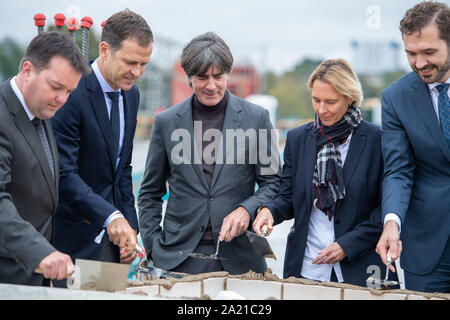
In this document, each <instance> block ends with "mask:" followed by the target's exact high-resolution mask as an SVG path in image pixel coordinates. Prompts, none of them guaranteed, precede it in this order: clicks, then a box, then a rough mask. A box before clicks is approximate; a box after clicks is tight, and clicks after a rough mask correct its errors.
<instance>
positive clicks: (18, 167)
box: [0, 81, 59, 285]
mask: <svg viewBox="0 0 450 320" xmlns="http://www.w3.org/2000/svg"><path fill="white" fill-rule="evenodd" d="M44 125H45V129H46V131H47V133H48V141H49V145H50V149H51V152H52V155H53V159H54V161H53V162H54V164H55V174H56V177H55V178H56V179H55V180H54V179H53V175H52V173H51V171H50V166H49V165H48V161H47V157H46V155H45V151H44V148H43V146H42V143H41V140H40V138H39V135H38V133H37V132H36V129H35V127H34V126H33V124H31V122H30V119H29V118H28V115H27V114H26V112H25V110H24V109H23V106H22V105H21V103H20V101H19V99H18V98H17V96H16V95H15V93H14V91H13V90H12V88H11V85H10V83H9V81H6V82H4V83H2V84H1V85H0V282H4V283H15V284H24V285H42V284H43V277H42V275H38V274H33V271H34V269H35V268H36V267H37V266H38V265H39V263H40V262H41V261H42V259H44V258H45V257H46V256H48V255H49V254H50V253H52V252H54V251H56V249H55V248H54V247H53V246H52V245H51V244H50V242H51V240H52V235H53V215H54V212H55V209H56V205H57V202H58V179H59V175H58V172H59V170H58V151H57V149H56V143H55V139H54V136H53V133H52V127H51V124H50V121H49V120H45V121H44Z"/></svg>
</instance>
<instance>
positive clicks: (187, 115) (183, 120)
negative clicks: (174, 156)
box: [176, 96, 209, 190]
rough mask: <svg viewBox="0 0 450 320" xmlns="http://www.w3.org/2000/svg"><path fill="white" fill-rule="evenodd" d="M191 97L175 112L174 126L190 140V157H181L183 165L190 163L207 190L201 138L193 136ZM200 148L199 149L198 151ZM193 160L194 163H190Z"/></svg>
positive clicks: (184, 155) (185, 155)
mask: <svg viewBox="0 0 450 320" xmlns="http://www.w3.org/2000/svg"><path fill="white" fill-rule="evenodd" d="M192 97H193V96H191V98H190V99H188V100H186V101H185V102H184V103H183V105H182V106H181V108H180V110H179V111H178V112H177V115H178V117H179V118H178V121H177V124H176V128H177V129H181V128H182V129H186V130H188V132H189V139H190V140H191V141H190V142H191V144H190V145H191V156H190V157H187V154H186V153H184V154H183V157H186V159H185V161H184V162H185V163H191V165H192V167H193V169H194V171H195V173H196V174H197V176H198V178H199V180H200V182H201V183H202V185H203V186H204V187H205V189H206V190H208V189H209V187H208V183H207V182H206V178H205V174H204V173H203V167H202V161H201V152H202V148H201V145H199V144H198V143H201V138H202V137H195V134H194V121H193V118H192ZM199 148H200V149H199ZM192 160H194V161H192Z"/></svg>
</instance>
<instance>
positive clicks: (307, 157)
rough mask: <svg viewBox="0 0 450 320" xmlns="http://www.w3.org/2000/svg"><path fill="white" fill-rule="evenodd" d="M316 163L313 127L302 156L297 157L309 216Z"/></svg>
mask: <svg viewBox="0 0 450 320" xmlns="http://www.w3.org/2000/svg"><path fill="white" fill-rule="evenodd" d="M316 161H317V152H316V141H315V138H314V127H313V126H311V129H310V131H309V133H308V137H307V141H306V146H305V149H304V155H303V156H299V163H298V166H297V167H298V168H303V177H304V179H305V181H304V183H305V186H306V208H307V210H306V212H307V213H308V214H309V213H310V212H311V207H312V179H313V174H314V169H315V166H316Z"/></svg>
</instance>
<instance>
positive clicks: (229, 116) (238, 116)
mask: <svg viewBox="0 0 450 320" xmlns="http://www.w3.org/2000/svg"><path fill="white" fill-rule="evenodd" d="M241 112H242V107H241V105H240V102H239V100H238V99H237V98H236V97H235V96H233V95H232V94H231V93H230V94H229V97H228V102H227V106H226V110H225V118H224V121H223V127H222V139H220V142H219V146H218V152H217V155H216V165H215V167H214V175H213V179H212V181H211V189H212V188H213V186H214V184H215V182H216V181H217V178H218V177H219V174H220V172H221V171H222V169H223V166H224V163H226V159H227V155H228V153H229V152H231V151H232V149H234V147H235V146H236V143H234V142H233V141H229V142H228V144H229V145H230V147H228V148H227V140H226V136H227V135H226V131H227V130H228V129H230V130H233V131H234V130H237V129H239V128H240V127H241V121H242V113H241ZM235 151H236V150H235ZM224 155H225V156H224ZM218 159H220V160H219V161H217V160H218Z"/></svg>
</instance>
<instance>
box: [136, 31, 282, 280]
mask: <svg viewBox="0 0 450 320" xmlns="http://www.w3.org/2000/svg"><path fill="white" fill-rule="evenodd" d="M181 64H182V67H183V69H184V70H185V72H186V74H187V76H188V80H189V83H190V85H191V87H192V88H193V89H194V94H193V95H192V96H191V97H190V98H188V99H187V100H186V101H184V102H182V103H180V104H178V105H176V106H173V107H171V108H170V109H169V110H167V111H165V112H162V113H160V114H158V115H157V116H156V117H155V122H154V125H153V131H152V136H151V140H150V145H149V149H148V156H147V163H146V168H145V174H144V179H143V182H142V185H141V189H140V193H139V226H140V228H141V231H142V239H143V242H144V246H145V248H146V249H147V252H148V253H149V254H150V255H151V257H152V258H153V262H154V264H155V266H157V267H160V268H163V269H170V270H175V271H178V272H185V273H190V274H197V273H204V272H212V271H219V270H225V271H228V272H230V273H233V274H236V273H245V272H247V271H249V270H253V271H255V272H264V271H266V268H267V266H266V263H265V261H264V258H263V257H260V256H258V255H257V254H256V253H255V251H254V250H253V249H252V247H251V245H250V243H249V240H248V238H247V237H246V236H245V235H242V233H243V232H244V231H245V230H246V229H247V227H248V226H249V221H250V219H251V218H254V216H255V212H256V209H257V207H258V206H259V205H261V203H263V202H264V201H267V200H269V199H271V198H273V197H274V196H275V193H276V190H277V188H278V184H279V175H278V166H277V164H278V163H279V162H277V161H278V153H276V152H275V151H276V150H275V148H274V149H272V152H271V143H270V142H271V141H270V134H271V129H272V125H271V123H270V120H269V113H268V111H267V110H265V109H263V108H262V107H260V106H256V105H254V104H251V103H249V102H247V101H245V100H243V99H240V98H238V97H235V96H234V95H232V94H231V93H230V92H229V91H228V90H227V77H228V73H230V72H231V68H232V65H233V56H232V54H231V52H230V50H229V48H228V46H227V45H226V44H225V42H224V41H223V40H222V39H221V38H220V37H218V36H217V35H216V34H214V33H211V32H208V33H205V34H202V35H200V36H198V37H196V38H194V39H193V40H192V41H191V42H189V43H188V44H187V45H186V46H185V48H184V49H183V53H182V57H181ZM260 132H263V133H266V136H262V135H261V136H259V135H258V133H260ZM230 133H231V134H230ZM234 134H236V136H234ZM246 142H247V143H246ZM263 143H266V146H267V148H266V147H263ZM258 150H259V152H260V153H259V154H261V153H262V152H267V153H266V154H267V155H268V156H270V155H272V159H270V158H269V160H274V161H273V162H272V161H268V162H267V163H266V161H261V158H260V157H258V153H257V152H258ZM249 158H250V159H253V160H254V161H252V160H250V161H249ZM167 182H168V183H169V190H170V195H169V200H168V204H167V208H166V211H165V215H164V222H163V228H162V229H161V227H160V223H161V219H162V202H163V201H162V197H163V196H164V195H165V193H166V183H167ZM256 183H257V184H258V186H259V188H258V190H257V191H256V192H255V186H256ZM219 236H220V239H219ZM218 240H220V241H221V243H220V247H219V253H220V254H219V256H221V257H225V258H227V259H226V260H202V259H195V258H192V257H186V256H184V255H181V254H180V251H185V252H189V253H191V252H200V253H204V254H213V253H214V252H215V251H216V245H217V243H218ZM222 241H223V242H222Z"/></svg>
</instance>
